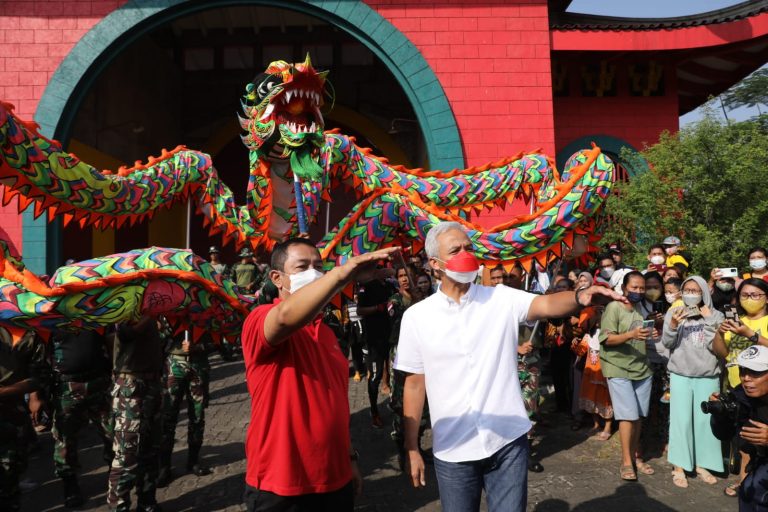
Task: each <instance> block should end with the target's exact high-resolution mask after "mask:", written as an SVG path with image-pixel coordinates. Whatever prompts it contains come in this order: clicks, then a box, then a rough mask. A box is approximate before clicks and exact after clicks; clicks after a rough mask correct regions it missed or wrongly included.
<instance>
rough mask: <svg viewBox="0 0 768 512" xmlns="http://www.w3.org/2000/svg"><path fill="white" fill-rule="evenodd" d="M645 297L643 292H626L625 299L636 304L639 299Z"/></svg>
mask: <svg viewBox="0 0 768 512" xmlns="http://www.w3.org/2000/svg"><path fill="white" fill-rule="evenodd" d="M644 298H645V294H644V293H638V292H627V300H628V301H629V302H631V303H632V304H637V303H638V302H640V301H641V300H643V299H644Z"/></svg>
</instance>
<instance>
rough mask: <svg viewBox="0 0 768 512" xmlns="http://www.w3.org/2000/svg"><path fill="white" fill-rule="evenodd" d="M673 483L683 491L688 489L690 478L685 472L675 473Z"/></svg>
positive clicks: (673, 473)
mask: <svg viewBox="0 0 768 512" xmlns="http://www.w3.org/2000/svg"><path fill="white" fill-rule="evenodd" d="M672 483H673V484H675V485H676V486H678V487H680V488H681V489H687V488H688V478H687V477H686V476H685V471H673V472H672Z"/></svg>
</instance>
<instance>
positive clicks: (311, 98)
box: [262, 88, 324, 134]
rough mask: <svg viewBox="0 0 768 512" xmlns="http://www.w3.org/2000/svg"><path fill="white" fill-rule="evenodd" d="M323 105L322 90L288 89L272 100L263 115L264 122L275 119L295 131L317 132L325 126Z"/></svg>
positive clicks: (279, 123)
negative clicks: (321, 109)
mask: <svg viewBox="0 0 768 512" xmlns="http://www.w3.org/2000/svg"><path fill="white" fill-rule="evenodd" d="M321 106H322V96H321V93H320V92H316V91H312V90H308V89H294V88H292V89H287V90H284V91H283V93H282V94H280V95H279V96H277V97H275V98H274V99H273V100H272V102H270V104H269V106H268V107H267V109H266V110H265V112H264V114H263V115H262V122H264V121H266V120H269V119H274V120H275V121H276V122H277V124H278V125H284V126H286V127H287V128H288V129H289V130H290V131H291V132H293V133H296V134H299V133H315V132H318V131H322V129H323V126H324V123H323V115H322V114H321V113H320V107H321Z"/></svg>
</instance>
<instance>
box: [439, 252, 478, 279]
mask: <svg viewBox="0 0 768 512" xmlns="http://www.w3.org/2000/svg"><path fill="white" fill-rule="evenodd" d="M435 259H436V260H437V261H439V262H441V263H444V264H445V275H446V277H448V278H449V279H451V280H452V281H456V282H457V283H462V284H467V283H471V282H473V281H474V280H475V279H477V272H478V271H479V270H480V264H479V263H478V261H477V258H475V255H474V254H472V253H471V252H468V251H459V252H458V253H457V254H455V255H454V256H452V257H451V258H449V259H448V261H443V260H441V259H439V258H435Z"/></svg>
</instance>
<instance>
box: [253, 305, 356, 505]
mask: <svg viewBox="0 0 768 512" xmlns="http://www.w3.org/2000/svg"><path fill="white" fill-rule="evenodd" d="M278 302H279V301H275V304H267V305H264V306H259V307H257V308H256V309H254V310H253V311H252V312H251V313H250V314H249V315H248V318H246V320H245V324H244V325H243V333H242V344H243V356H244V357H245V378H246V381H247V383H248V392H249V393H250V395H251V423H250V425H249V426H248V432H247V434H246V438H245V455H246V462H247V469H246V474H245V481H246V483H247V484H248V485H250V486H252V487H256V488H258V489H262V490H264V491H269V492H273V493H275V494H278V495H281V496H296V495H299V494H311V493H322V492H331V491H335V490H338V489H341V488H342V487H344V486H345V485H346V484H347V483H349V481H350V480H351V479H352V465H351V462H350V458H349V447H350V438H349V401H348V398H347V388H348V386H349V380H348V379H349V375H348V372H349V366H348V363H347V360H346V359H345V358H344V355H343V354H342V353H341V350H340V349H339V344H338V342H337V341H336V337H335V336H334V334H333V331H331V329H330V328H329V327H328V326H326V325H325V324H323V323H322V322H321V320H320V319H321V317H320V316H318V317H317V318H316V319H315V320H314V321H313V322H312V323H310V324H309V325H306V326H304V327H302V328H301V329H299V330H298V331H296V332H295V333H293V334H292V335H291V337H290V338H288V339H287V340H285V341H284V342H283V343H281V344H280V345H278V346H277V347H271V346H270V345H269V344H268V343H267V340H266V339H265V337H264V319H265V318H266V317H267V313H268V312H269V310H270V309H272V308H273V307H274V306H275V305H276V304H277V303H278Z"/></svg>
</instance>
